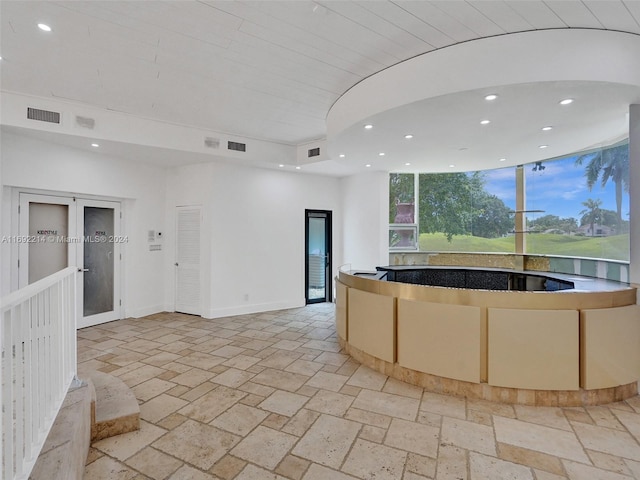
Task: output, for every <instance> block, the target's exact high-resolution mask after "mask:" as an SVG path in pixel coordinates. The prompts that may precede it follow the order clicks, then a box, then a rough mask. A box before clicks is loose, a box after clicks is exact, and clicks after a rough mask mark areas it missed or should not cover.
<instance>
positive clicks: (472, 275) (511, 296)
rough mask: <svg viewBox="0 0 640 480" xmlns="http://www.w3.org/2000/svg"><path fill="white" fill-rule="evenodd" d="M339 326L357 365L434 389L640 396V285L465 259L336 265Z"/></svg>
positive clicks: (537, 399) (608, 398)
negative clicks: (482, 265) (451, 263)
mask: <svg viewBox="0 0 640 480" xmlns="http://www.w3.org/2000/svg"><path fill="white" fill-rule="evenodd" d="M336 329H337V333H338V337H339V340H340V342H341V344H342V345H343V347H344V348H345V349H346V350H347V352H348V353H349V354H350V355H351V356H352V357H354V358H355V359H356V360H358V361H360V362H361V363H363V364H365V365H367V366H369V367H371V368H374V369H376V370H378V371H380V372H382V373H384V374H386V375H389V376H392V377H394V378H397V379H399V380H402V381H405V382H408V383H411V384H414V385H419V386H421V387H424V388H425V389H426V390H428V391H431V392H437V393H446V394H451V395H459V396H466V397H471V398H480V399H486V400H491V401H499V402H505V403H518V404H525V405H546V406H583V405H598V404H604V403H610V402H614V401H619V400H623V399H626V398H629V397H632V396H634V395H636V394H637V393H638V385H637V381H638V379H640V305H637V304H636V289H635V288H633V287H630V286H629V285H627V284H624V283H618V282H612V281H608V280H601V279H596V278H588V277H577V276H568V275H557V274H548V273H543V272H516V271H513V270H505V269H475V268H463V267H380V268H379V269H378V271H377V272H355V271H351V272H340V274H339V276H338V278H337V279H336Z"/></svg>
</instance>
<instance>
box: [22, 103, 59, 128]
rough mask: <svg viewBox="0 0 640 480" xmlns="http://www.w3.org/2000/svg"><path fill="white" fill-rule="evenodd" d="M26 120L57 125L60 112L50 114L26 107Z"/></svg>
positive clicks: (46, 111)
mask: <svg viewBox="0 0 640 480" xmlns="http://www.w3.org/2000/svg"><path fill="white" fill-rule="evenodd" d="M27 118H28V119H29V120H38V121H40V122H49V123H57V124H59V123H60V112H50V111H48V110H40V109H39V108H31V107H27Z"/></svg>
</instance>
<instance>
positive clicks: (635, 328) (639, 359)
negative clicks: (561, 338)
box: [580, 305, 640, 389]
mask: <svg viewBox="0 0 640 480" xmlns="http://www.w3.org/2000/svg"><path fill="white" fill-rule="evenodd" d="M580 329H581V333H582V338H581V342H582V345H581V349H582V352H583V358H582V364H581V369H580V376H581V383H582V386H583V388H586V389H594V388H606V387H610V386H611V385H623V384H625V383H630V382H634V381H636V380H638V378H640V305H629V306H626V307H619V308H605V309H600V310H582V311H581V312H580Z"/></svg>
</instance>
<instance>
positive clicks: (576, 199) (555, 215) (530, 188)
mask: <svg viewBox="0 0 640 480" xmlns="http://www.w3.org/2000/svg"><path fill="white" fill-rule="evenodd" d="M525 178H526V205H527V210H530V211H531V212H530V213H527V231H528V234H527V236H526V242H527V243H526V251H527V252H528V253H537V254H544V255H561V256H573V257H589V258H606V259H612V260H625V261H628V260H629V145H628V144H627V143H625V144H622V145H617V146H613V147H609V148H605V149H601V150H597V151H594V152H591V153H587V154H583V155H571V156H567V157H564V158H560V159H557V160H550V161H547V162H539V163H535V164H532V165H527V166H526V170H525Z"/></svg>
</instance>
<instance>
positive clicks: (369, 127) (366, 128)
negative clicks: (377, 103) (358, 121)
mask: <svg viewBox="0 0 640 480" xmlns="http://www.w3.org/2000/svg"><path fill="white" fill-rule="evenodd" d="M364 128H365V130H371V129H372V128H373V125H371V124H370V123H368V124H366V125H365V126H364Z"/></svg>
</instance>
